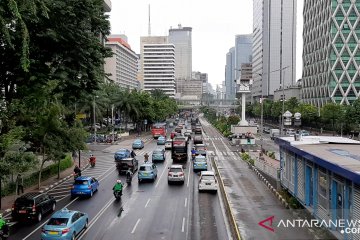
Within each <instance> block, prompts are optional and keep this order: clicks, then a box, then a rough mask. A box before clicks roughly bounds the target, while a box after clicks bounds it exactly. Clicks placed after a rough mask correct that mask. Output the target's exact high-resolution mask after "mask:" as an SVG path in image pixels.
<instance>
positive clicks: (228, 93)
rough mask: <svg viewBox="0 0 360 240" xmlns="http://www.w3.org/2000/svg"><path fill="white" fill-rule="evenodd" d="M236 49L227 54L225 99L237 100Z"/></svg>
mask: <svg viewBox="0 0 360 240" xmlns="http://www.w3.org/2000/svg"><path fill="white" fill-rule="evenodd" d="M235 65H236V64H235V47H232V48H230V49H229V52H228V53H227V54H226V65H225V86H226V90H225V99H234V98H235V79H236V78H235Z"/></svg>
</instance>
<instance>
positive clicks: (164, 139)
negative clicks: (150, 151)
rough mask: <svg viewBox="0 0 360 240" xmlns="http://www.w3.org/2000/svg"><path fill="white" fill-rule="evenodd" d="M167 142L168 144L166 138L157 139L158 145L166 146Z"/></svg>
mask: <svg viewBox="0 0 360 240" xmlns="http://www.w3.org/2000/svg"><path fill="white" fill-rule="evenodd" d="M165 142H166V138H165V137H163V136H161V137H158V139H157V145H165Z"/></svg>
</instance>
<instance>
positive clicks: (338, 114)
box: [321, 103, 345, 130]
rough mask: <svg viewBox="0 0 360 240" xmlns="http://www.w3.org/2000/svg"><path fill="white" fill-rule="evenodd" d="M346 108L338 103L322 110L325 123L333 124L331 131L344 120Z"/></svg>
mask: <svg viewBox="0 0 360 240" xmlns="http://www.w3.org/2000/svg"><path fill="white" fill-rule="evenodd" d="M344 114H345V111H344V107H343V106H342V105H340V104H336V103H328V104H326V105H324V106H323V107H322V108H321V118H322V119H323V121H324V122H325V123H331V129H333V130H335V126H336V125H337V124H338V123H340V122H341V121H342V120H343V119H344Z"/></svg>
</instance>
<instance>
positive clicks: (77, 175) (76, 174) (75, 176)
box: [73, 172, 81, 181]
mask: <svg viewBox="0 0 360 240" xmlns="http://www.w3.org/2000/svg"><path fill="white" fill-rule="evenodd" d="M73 175H74V181H75V180H76V178H78V177H80V176H81V173H76V172H74V174H73Z"/></svg>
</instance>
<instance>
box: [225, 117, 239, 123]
mask: <svg viewBox="0 0 360 240" xmlns="http://www.w3.org/2000/svg"><path fill="white" fill-rule="evenodd" d="M239 121H240V118H239V117H238V116H235V115H232V116H229V117H228V119H227V124H228V125H236V124H238V123H239Z"/></svg>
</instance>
